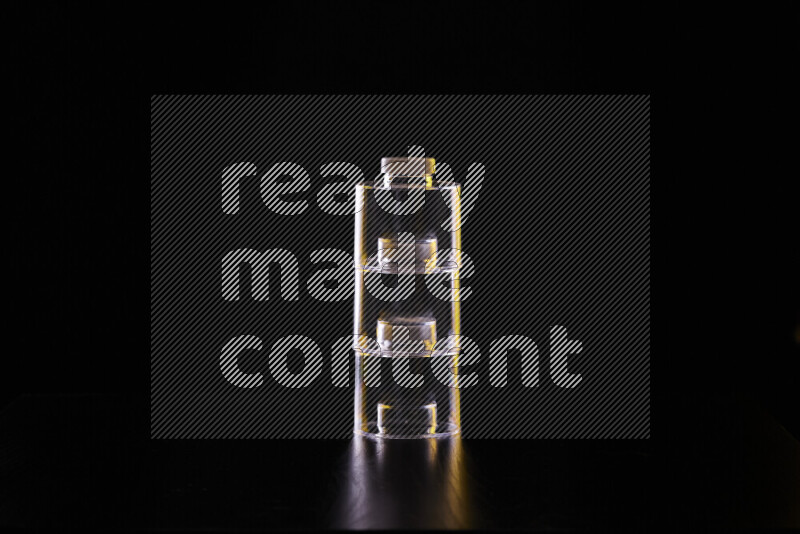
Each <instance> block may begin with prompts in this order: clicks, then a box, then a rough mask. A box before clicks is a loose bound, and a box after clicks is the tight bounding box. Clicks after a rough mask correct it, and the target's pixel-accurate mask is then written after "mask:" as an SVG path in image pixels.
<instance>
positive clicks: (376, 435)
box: [353, 421, 460, 439]
mask: <svg viewBox="0 0 800 534" xmlns="http://www.w3.org/2000/svg"><path fill="white" fill-rule="evenodd" d="M459 432H460V429H459V428H458V426H456V425H455V424H453V423H445V424H443V425H438V426H437V428H436V430H435V431H433V432H425V433H418V432H412V431H410V429H409V431H408V432H404V429H403V428H402V427H401V428H398V429H397V430H395V431H388V432H381V431H380V429H379V428H378V423H377V422H375V421H371V422H370V423H369V424H368V425H367V430H366V431H365V430H361V429H356V430H353V434H355V435H357V436H364V437H367V438H372V439H441V438H449V437H452V436H456V435H458V433H459Z"/></svg>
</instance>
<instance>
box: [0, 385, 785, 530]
mask: <svg viewBox="0 0 800 534" xmlns="http://www.w3.org/2000/svg"><path fill="white" fill-rule="evenodd" d="M712 404H713V403H712ZM718 408H719V409H718V410H717V411H716V412H715V411H714V407H713V405H712V406H711V408H710V410H711V411H710V412H709V413H708V414H706V415H705V416H703V417H700V418H698V419H696V421H695V422H696V423H697V424H698V425H699V426H703V427H704V428H705V429H706V431H707V433H706V434H705V436H706V437H704V438H703V439H702V440H700V439H698V440H695V441H693V442H687V441H682V442H679V441H677V440H676V441H670V440H657V439H656V440H643V441H577V440H575V441H533V440H527V441H523V440H518V441H508V440H502V441H501V440H494V441H493V440H469V439H464V440H439V441H436V440H432V441H429V440H418V441H389V440H387V441H382V442H381V441H378V442H376V441H372V440H364V439H353V440H343V441H314V440H306V441H301V440H294V441H288V440H284V441H279V440H258V441H256V440H251V441H223V440H196V441H182V440H170V441H155V440H149V439H146V437H145V438H143V437H142V435H141V433H139V427H138V425H137V424H136V423H134V422H136V421H139V418H140V416H141V415H142V414H141V413H139V411H137V410H138V408H136V409H134V408H133V405H132V404H131V403H128V402H125V401H123V400H121V399H114V398H110V397H107V396H95V397H92V396H83V397H23V398H20V399H18V400H17V401H15V402H14V403H12V404H11V405H10V406H8V407H7V408H6V409H5V410H4V411H3V413H2V420H1V421H0V423H1V424H2V428H3V429H4V430H3V433H2V438H0V441H1V442H2V448H1V449H0V454H1V455H2V456H1V458H2V462H1V464H0V469H2V479H3V484H2V501H1V502H2V506H1V507H0V521H2V523H3V524H4V526H14V527H22V528H28V527H34V528H60V527H63V526H80V527H84V528H114V529H132V530H167V531H173V530H185V529H193V530H194V529H202V530H220V529H222V530H271V529H316V528H473V527H474V528H511V529H518V528H525V529H534V530H552V529H558V530H562V529H563V530H593V529H597V528H600V529H609V528H614V529H619V528H623V529H633V530H642V529H651V528H656V527H664V526H666V527H668V528H675V529H684V528H688V527H701V528H703V527H712V528H714V527H731V526H744V527H763V526H777V527H792V526H794V527H797V526H798V525H800V520H799V519H798V509H799V508H800V505H799V504H798V503H800V499H798V487H800V460H799V458H800V454H799V451H800V447H799V446H798V442H797V440H795V439H794V438H793V437H792V436H791V435H790V434H789V433H788V432H786V430H784V429H783V428H782V427H781V426H780V425H779V424H777V423H776V422H775V420H774V419H772V418H771V417H770V416H769V415H767V414H766V413H765V412H763V411H761V410H760V409H759V408H757V407H756V405H754V404H746V403H745V404H743V405H740V404H737V405H736V406H734V407H730V406H722V407H718ZM701 415H702V414H701ZM699 426H698V428H699ZM656 434H658V433H657V432H656ZM145 436H146V433H145Z"/></svg>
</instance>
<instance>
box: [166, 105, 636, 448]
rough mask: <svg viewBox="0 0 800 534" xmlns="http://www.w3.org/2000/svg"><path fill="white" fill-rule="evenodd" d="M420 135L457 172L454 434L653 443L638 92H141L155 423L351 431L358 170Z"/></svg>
mask: <svg viewBox="0 0 800 534" xmlns="http://www.w3.org/2000/svg"><path fill="white" fill-rule="evenodd" d="M411 146H420V147H424V150H425V154H427V155H429V156H431V157H435V158H436V159H437V176H438V177H439V178H440V179H442V178H447V179H448V180H452V181H455V182H460V183H462V184H463V190H462V193H461V194H462V198H461V203H462V218H461V223H462V232H463V237H464V242H463V250H464V253H465V254H468V257H469V258H470V259H471V261H472V263H473V264H474V271H473V273H472V274H471V276H470V277H469V279H465V280H463V281H462V284H468V286H467V287H468V288H469V289H470V290H471V292H472V293H471V295H470V298H469V299H467V300H465V302H464V304H463V322H462V331H463V333H464V334H465V336H466V337H467V338H469V339H470V342H471V346H469V347H467V346H464V347H462V349H463V350H464V351H465V354H464V355H463V356H462V357H461V361H462V363H464V364H465V365H466V362H469V364H468V365H466V367H465V369H464V370H463V371H460V373H463V374H464V376H470V377H473V378H475V380H473V381H472V382H471V383H470V384H469V387H468V388H466V389H465V390H464V392H463V394H462V395H461V399H462V405H461V410H462V414H461V416H462V431H463V435H464V436H465V437H476V438H591V439H607V438H647V437H649V436H650V417H649V413H650V394H649V387H650V380H649V377H650V370H649V361H650V98H649V97H648V96H610V95H576V96H513V95H505V96H449V95H429V96H369V95H355V96H236V97H222V96H192V95H182V96H154V97H152V99H151V205H150V214H151V217H150V222H151V240H150V241H151V252H150V254H151V257H150V263H151V268H150V285H151V299H150V300H151V315H150V321H151V322H150V325H151V435H152V436H153V437H155V438H194V439H201V438H245V439H246V438H348V437H349V436H350V435H351V432H352V414H353V406H352V402H353V390H352V387H353V381H352V373H354V368H353V361H351V360H349V359H344V358H342V357H341V355H342V352H343V351H344V350H346V349H345V347H347V346H349V345H351V344H352V338H351V337H348V334H350V333H351V332H352V298H351V297H352V285H353V284H352V278H351V277H352V264H351V263H350V262H351V261H352V257H351V256H349V251H351V250H352V243H353V205H352V201H353V195H352V184H354V183H356V182H358V181H362V180H367V181H368V180H374V179H375V178H376V177H378V176H379V172H380V165H379V164H380V158H381V157H383V156H398V155H406V154H407V153H408V149H409V147H411ZM445 200H446V199H445ZM343 251H348V252H343ZM343 262H347V263H348V268H347V269H346V270H345V269H344V268H343V267H341V266H342V264H343ZM343 281H346V283H342V282H343ZM497 340H500V341H497ZM496 341H497V342H496ZM495 342H496V343H495ZM577 342H579V343H580V351H578V346H577V345H576V343H577ZM534 346H535V349H534ZM470 351H472V353H473V354H477V356H470V355H469V353H470ZM273 353H274V356H273V355H272V354H273ZM334 355H338V356H337V357H334ZM534 355H535V356H534ZM503 358H507V363H506V364H505V366H503V364H502V362H501V360H502V359H503ZM523 359H526V360H527V361H528V363H530V362H532V361H538V369H537V370H536V374H534V370H533V369H532V368H531V366H530V365H527V366H525V367H524V369H523V365H522V363H523ZM503 367H505V368H504V370H503V369H501V368H503ZM345 368H346V374H345ZM501 371H502V372H504V373H505V374H504V375H502V373H501ZM377 372H378V371H377V370H368V373H370V376H373V375H374V374H376V373H377ZM437 373H439V374H441V371H437ZM467 373H469V374H467ZM498 373H500V374H498ZM343 376H347V377H348V378H349V380H347V381H346V382H344V383H345V384H347V386H346V387H344V386H342V383H343V382H342V377H343ZM502 376H504V377H505V387H495V385H494V382H495V381H496V380H500V378H501V377H502ZM578 377H579V378H578ZM387 379H388V378H387V375H386V374H385V373H383V375H382V377H381V380H382V381H384V382H385V381H386V380H387ZM286 384H292V385H293V386H294V387H287V386H286ZM334 384H337V386H338V387H337V386H335V385H334ZM409 391H411V390H409Z"/></svg>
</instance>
